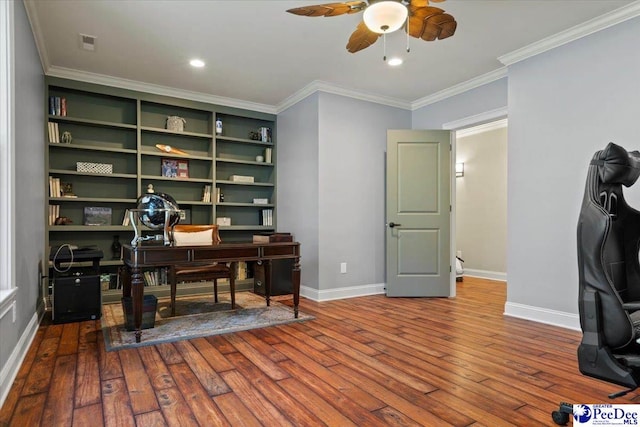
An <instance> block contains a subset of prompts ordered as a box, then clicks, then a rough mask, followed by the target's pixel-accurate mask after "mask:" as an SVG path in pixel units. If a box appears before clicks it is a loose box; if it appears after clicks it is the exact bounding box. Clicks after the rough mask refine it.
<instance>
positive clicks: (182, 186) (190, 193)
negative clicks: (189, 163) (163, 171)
mask: <svg viewBox="0 0 640 427" xmlns="http://www.w3.org/2000/svg"><path fill="white" fill-rule="evenodd" d="M149 184H153V189H154V191H155V192H161V193H166V194H168V195H170V196H172V197H173V198H174V199H176V200H177V201H178V202H181V201H193V202H199V201H200V200H202V193H203V190H204V186H205V184H204V183H200V182H190V181H185V180H180V179H172V180H157V179H143V180H142V188H144V189H146V188H147V186H148V185H149Z"/></svg>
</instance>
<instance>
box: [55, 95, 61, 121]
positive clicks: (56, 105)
mask: <svg viewBox="0 0 640 427" xmlns="http://www.w3.org/2000/svg"><path fill="white" fill-rule="evenodd" d="M54 105H55V113H54V114H55V115H56V116H59V115H60V97H59V96H56V97H55V98H54Z"/></svg>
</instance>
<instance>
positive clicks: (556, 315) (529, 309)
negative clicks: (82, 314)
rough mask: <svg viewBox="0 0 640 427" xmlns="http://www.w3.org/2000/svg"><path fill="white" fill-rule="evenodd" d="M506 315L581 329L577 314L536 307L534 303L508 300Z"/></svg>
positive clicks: (576, 329) (505, 308)
mask: <svg viewBox="0 0 640 427" xmlns="http://www.w3.org/2000/svg"><path fill="white" fill-rule="evenodd" d="M504 315H505V316H511V317H517V318H519V319H525V320H531V321H534V322H539V323H546V324H547V325H553V326H559V327H561V328H566V329H573V330H575V331H579V330H580V318H579V317H578V315H577V314H573V313H565V312H564V311H557V310H550V309H548V308H542V307H534V306H532V305H525V304H518V303H515V302H507V303H506V304H505V305H504Z"/></svg>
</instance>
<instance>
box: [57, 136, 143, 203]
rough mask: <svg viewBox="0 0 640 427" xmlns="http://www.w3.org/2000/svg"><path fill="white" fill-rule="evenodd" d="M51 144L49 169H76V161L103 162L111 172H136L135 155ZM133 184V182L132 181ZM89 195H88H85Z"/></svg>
mask: <svg viewBox="0 0 640 427" xmlns="http://www.w3.org/2000/svg"><path fill="white" fill-rule="evenodd" d="M59 145H60V146H56V145H52V146H50V149H49V167H50V168H51V169H64V170H68V171H75V170H77V163H78V162H90V163H103V164H110V165H112V166H113V173H127V174H133V175H135V174H136V171H137V161H136V155H135V154H133V153H131V154H124V153H112V152H109V151H91V150H79V149H72V148H67V147H64V146H63V144H59ZM132 184H135V182H132ZM87 197H89V196H87Z"/></svg>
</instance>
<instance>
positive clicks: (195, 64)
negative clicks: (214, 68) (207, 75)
mask: <svg viewBox="0 0 640 427" xmlns="http://www.w3.org/2000/svg"><path fill="white" fill-rule="evenodd" d="M189 64H190V65H191V66H192V67H196V68H202V67H204V61H203V60H201V59H192V60H191V61H189Z"/></svg>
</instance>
